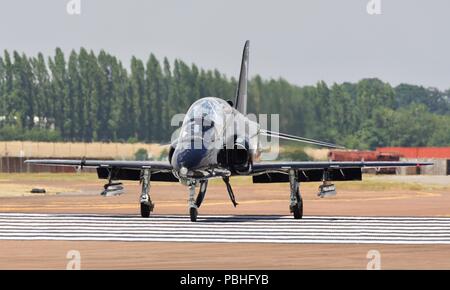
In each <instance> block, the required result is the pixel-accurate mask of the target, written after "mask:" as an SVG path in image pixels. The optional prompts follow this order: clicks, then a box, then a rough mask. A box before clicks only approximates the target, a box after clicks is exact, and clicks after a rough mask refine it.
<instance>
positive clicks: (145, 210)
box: [141, 203, 152, 218]
mask: <svg viewBox="0 0 450 290" xmlns="http://www.w3.org/2000/svg"><path fill="white" fill-rule="evenodd" d="M151 211H152V207H151V205H150V204H148V203H141V216H142V217H143V218H148V217H150V212H151Z"/></svg>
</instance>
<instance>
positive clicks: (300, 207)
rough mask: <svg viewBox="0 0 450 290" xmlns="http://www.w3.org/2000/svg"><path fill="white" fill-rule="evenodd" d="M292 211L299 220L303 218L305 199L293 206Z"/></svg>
mask: <svg viewBox="0 0 450 290" xmlns="http://www.w3.org/2000/svg"><path fill="white" fill-rule="evenodd" d="M292 213H293V214H294V219H296V220H299V219H302V218H303V201H302V200H300V202H299V203H297V204H296V205H295V206H293V207H292Z"/></svg>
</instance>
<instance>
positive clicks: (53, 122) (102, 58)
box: [0, 48, 450, 149]
mask: <svg viewBox="0 0 450 290" xmlns="http://www.w3.org/2000/svg"><path fill="white" fill-rule="evenodd" d="M236 71H238V68H236ZM235 89H236V79H234V78H231V79H230V78H227V77H226V76H224V75H223V74H221V73H220V72H219V71H217V70H214V71H212V70H203V69H200V68H198V67H197V66H196V65H188V64H186V63H184V62H183V61H181V60H175V61H174V62H173V63H171V62H169V61H168V60H167V59H166V58H164V59H163V60H162V62H160V60H158V59H157V58H156V57H155V56H154V55H153V54H150V56H149V58H148V59H147V60H145V62H144V61H142V60H140V59H137V58H135V57H133V58H132V59H131V64H130V68H125V67H124V66H123V64H122V63H121V62H120V61H119V60H118V59H117V58H116V57H114V56H112V55H110V54H108V53H106V52H105V51H100V53H99V54H95V53H93V52H92V51H87V50H86V49H84V48H81V49H80V50H79V51H78V52H76V51H72V52H71V53H70V54H69V55H68V57H66V56H65V55H64V53H63V52H62V51H61V49H59V48H58V49H56V52H55V55H54V56H52V57H50V58H45V57H44V56H43V55H42V54H38V55H37V56H35V57H28V56H26V55H24V54H20V53H18V52H16V51H14V52H12V53H10V52H8V51H4V53H3V56H2V57H0V140H18V139H19V140H35V141H60V140H64V141H123V142H134V141H145V142H167V141H169V140H170V137H171V135H172V132H173V130H174V129H175V128H174V127H171V125H170V121H171V118H172V116H173V115H174V114H176V113H184V112H186V110H187V109H188V107H189V105H190V104H191V103H192V102H193V101H195V100H197V99H199V98H201V97H206V96H216V97H220V98H223V99H234V94H235ZM248 107H249V111H250V112H253V113H279V114H280V121H281V124H280V128H281V130H282V131H284V132H287V133H291V134H297V135H301V136H305V137H310V138H318V139H322V140H325V141H330V142H335V143H339V144H342V145H345V146H348V147H351V148H360V149H365V148H374V147H376V146H387V145H391V146H395V145H399V146H426V145H430V146H431V145H434V146H444V145H450V101H449V91H446V92H442V91H439V90H437V89H432V88H423V87H420V86H414V85H406V84H402V85H399V86H397V87H392V86H390V85H389V84H388V83H384V82H382V81H380V80H378V79H364V80H361V81H360V82H358V83H343V84H333V85H331V86H328V85H327V84H325V83H324V82H319V83H317V85H315V86H303V87H299V86H295V85H292V84H290V83H288V82H287V81H285V80H283V79H277V80H274V79H271V80H263V79H262V78H261V77H259V76H256V77H254V78H253V79H252V80H251V81H250V85H249V106H248Z"/></svg>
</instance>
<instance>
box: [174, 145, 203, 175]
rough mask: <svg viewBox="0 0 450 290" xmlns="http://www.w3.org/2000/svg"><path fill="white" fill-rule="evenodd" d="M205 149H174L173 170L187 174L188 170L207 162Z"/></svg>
mask: <svg viewBox="0 0 450 290" xmlns="http://www.w3.org/2000/svg"><path fill="white" fill-rule="evenodd" d="M207 155H208V154H207V150H206V149H176V150H175V152H174V154H173V157H172V164H173V167H174V169H175V170H178V172H180V174H181V175H183V174H187V173H188V171H190V170H195V169H197V168H199V167H201V166H202V165H203V164H204V163H207V160H206V157H207Z"/></svg>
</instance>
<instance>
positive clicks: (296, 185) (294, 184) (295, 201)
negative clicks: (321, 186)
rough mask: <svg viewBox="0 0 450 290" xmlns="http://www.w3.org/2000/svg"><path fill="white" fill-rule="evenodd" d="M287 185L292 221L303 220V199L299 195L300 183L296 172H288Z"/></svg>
mask: <svg viewBox="0 0 450 290" xmlns="http://www.w3.org/2000/svg"><path fill="white" fill-rule="evenodd" d="M289 185H290V189H291V204H290V206H289V209H290V211H291V213H293V215H294V219H301V218H303V198H302V196H301V194H300V182H299V181H298V176H297V172H296V171H295V170H290V171H289Z"/></svg>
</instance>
